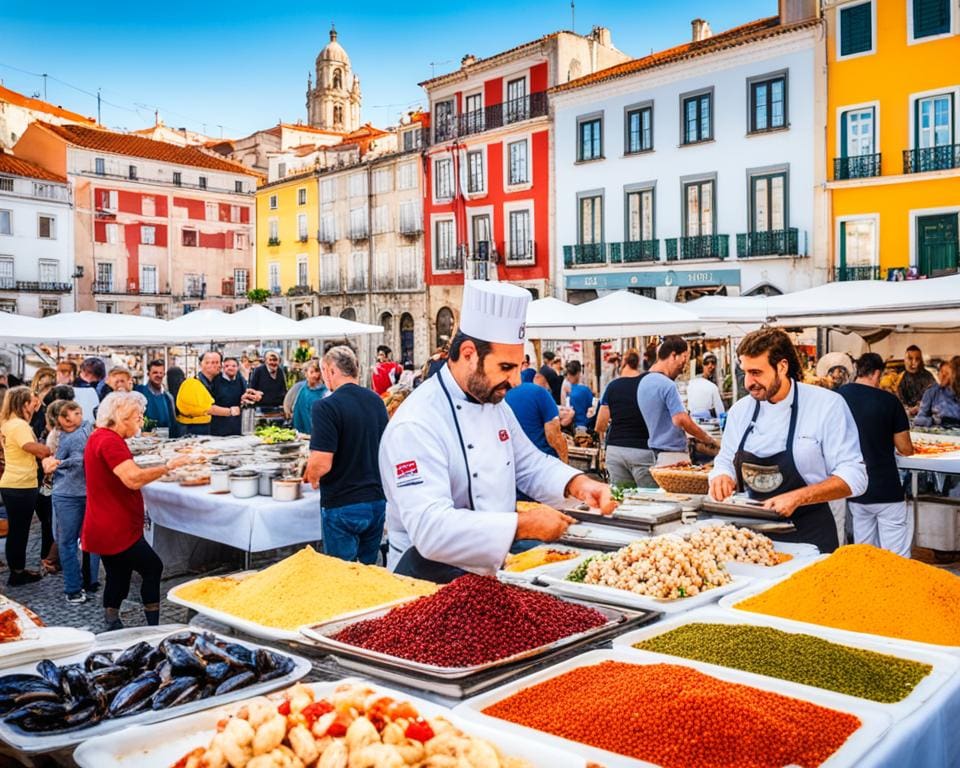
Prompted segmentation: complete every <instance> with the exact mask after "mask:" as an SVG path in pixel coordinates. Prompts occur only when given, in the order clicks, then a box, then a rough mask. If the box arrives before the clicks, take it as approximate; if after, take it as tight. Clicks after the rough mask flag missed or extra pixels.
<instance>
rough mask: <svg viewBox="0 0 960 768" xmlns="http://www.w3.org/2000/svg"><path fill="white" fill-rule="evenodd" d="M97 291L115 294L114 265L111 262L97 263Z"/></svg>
mask: <svg viewBox="0 0 960 768" xmlns="http://www.w3.org/2000/svg"><path fill="white" fill-rule="evenodd" d="M97 291H98V292H100V293H113V264H112V263H111V262H109V261H98V262H97Z"/></svg>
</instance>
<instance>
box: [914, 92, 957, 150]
mask: <svg viewBox="0 0 960 768" xmlns="http://www.w3.org/2000/svg"><path fill="white" fill-rule="evenodd" d="M954 97H955V95H954V94H953V93H938V94H935V95H933V96H924V97H923V98H920V99H917V100H916V101H915V102H914V121H915V122H914V126H915V137H914V143H915V147H916V149H931V148H933V147H944V146H948V145H950V144H953V143H954V134H955V129H954V107H955V105H954Z"/></svg>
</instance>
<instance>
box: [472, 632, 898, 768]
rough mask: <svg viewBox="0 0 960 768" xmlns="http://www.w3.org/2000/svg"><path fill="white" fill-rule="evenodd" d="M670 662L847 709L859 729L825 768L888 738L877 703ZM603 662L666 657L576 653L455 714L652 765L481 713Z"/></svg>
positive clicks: (848, 766) (595, 758)
mask: <svg viewBox="0 0 960 768" xmlns="http://www.w3.org/2000/svg"><path fill="white" fill-rule="evenodd" d="M670 660H671V662H670V663H672V664H675V665H677V666H686V667H692V668H693V669H696V670H698V671H700V672H703V673H704V674H707V675H710V676H711V677H715V678H717V679H720V680H725V681H727V682H731V683H740V684H742V685H748V686H750V687H752V688H757V689H759V690H763V691H769V692H772V693H778V694H781V695H783V696H789V697H792V698H795V699H800V700H803V701H807V702H810V703H812V704H818V705H820V706H823V707H828V708H830V709H835V710H838V711H841V712H847V713H849V714H852V715H855V716H856V717H858V718H860V721H861V725H860V727H859V728H858V729H857V730H856V731H854V732H853V733H852V734H851V735H850V737H849V738H848V739H847V741H846V742H844V744H843V745H842V746H841V747H840V749H838V750H837V751H836V752H834V753H833V755H831V756H830V758H828V759H827V760H825V761H824V762H823V763H821V766H823V768H852V767H853V766H856V765H857V763H858V761H859V760H860V758H861V757H863V755H864V754H866V753H867V752H868V751H869V750H870V749H871V748H872V747H873V746H874V744H876V743H877V742H878V741H879V740H880V739H881V738H882V737H883V736H884V734H885V733H886V732H887V730H889V728H890V725H891V718H890V716H889V715H888V714H886V713H884V712H883V711H882V710H880V709H879V708H877V706H870V705H869V704H867V703H859V700H856V699H852V700H851V699H850V698H849V697H842V698H841V697H839V696H838V695H837V694H832V693H830V692H829V691H821V690H819V689H816V688H813V689H811V690H810V691H809V692H808V691H802V690H799V689H798V687H797V686H795V685H793V684H792V683H787V682H785V681H782V680H774V679H772V678H765V677H761V676H759V675H748V674H747V673H745V672H739V671H738V670H733V669H725V668H723V667H714V666H711V665H709V664H700V663H699V662H694V661H689V660H687V659H676V658H674V657H670ZM603 661H621V662H626V663H628V664H663V663H664V657H663V656H660V655H658V654H652V653H645V652H643V651H638V650H632V651H627V650H624V649H613V650H601V651H590V652H589V653H585V654H582V655H580V656H576V657H574V658H572V659H569V660H567V661H565V662H562V663H560V664H557V665H556V666H553V667H549V668H548V669H545V670H541V671H540V672H537V673H535V674H532V675H530V676H528V677H525V678H522V679H520V680H516V681H513V682H511V683H508V684H507V685H504V686H501V687H500V688H496V689H494V690H493V691H489V692H487V693H483V694H480V695H479V696H475V697H474V698H472V699H468V700H467V701H465V702H463V703H462V704H460V705H458V706H457V707H456V708H455V709H454V712H455V713H456V714H460V715H462V716H463V717H464V718H466V719H468V720H470V721H473V722H477V723H481V724H485V725H491V726H493V725H498V726H500V727H502V728H503V729H504V730H507V729H509V730H510V731H511V732H513V733H515V734H517V735H518V736H520V737H522V738H526V739H533V740H536V741H539V742H541V743H543V744H546V745H549V746H554V747H559V748H561V749H567V750H570V751H571V752H575V753H576V754H578V755H580V756H581V757H584V758H586V759H587V760H588V761H590V762H592V763H597V764H600V765H605V766H607V767H608V768H637V766H651V765H653V764H652V763H647V762H644V761H641V760H637V759H634V758H630V757H627V756H626V755H621V754H618V753H616V752H608V751H606V750H603V749H599V748H597V747H592V746H589V745H587V744H583V743H580V742H577V741H571V740H569V739H564V738H561V737H559V736H554V735H553V734H549V733H544V732H542V731H537V730H535V729H533V728H528V727H526V726H521V725H517V724H515V723H511V722H509V721H506V720H500V719H499V718H495V717H491V716H489V715H485V714H483V710H484V709H485V708H486V707H489V706H490V705H492V704H494V703H496V702H498V701H500V700H502V699H505V698H508V697H510V696H512V695H513V694H515V693H517V692H518V691H520V690H523V689H524V688H528V687H530V686H531V685H536V684H537V683H542V682H543V681H545V680H549V679H550V678H553V677H557V676H559V675H562V674H564V673H566V672H569V671H570V670H572V669H576V668H578V667H585V666H591V665H594V664H599V663H600V662H603ZM851 702H857V704H856V706H854V705H853V704H852V703H851Z"/></svg>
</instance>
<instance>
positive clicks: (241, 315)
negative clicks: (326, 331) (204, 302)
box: [169, 304, 303, 343]
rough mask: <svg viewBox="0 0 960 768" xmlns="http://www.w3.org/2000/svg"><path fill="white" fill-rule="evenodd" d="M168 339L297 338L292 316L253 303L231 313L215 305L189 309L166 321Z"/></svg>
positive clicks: (297, 330) (300, 334) (297, 332)
mask: <svg viewBox="0 0 960 768" xmlns="http://www.w3.org/2000/svg"><path fill="white" fill-rule="evenodd" d="M169 325H170V333H171V336H170V341H171V343H184V342H219V341H260V340H266V339H270V340H278V341H279V340H283V339H299V338H302V336H303V334H302V332H301V331H300V329H299V327H298V325H297V322H296V320H292V319H291V318H289V317H285V316H283V315H280V314H277V313H276V312H272V311H270V310H269V309H267V308H266V307H264V306H261V305H259V304H254V305H253V306H250V307H247V308H246V309H242V310H240V311H239V312H234V313H232V314H229V313H226V312H221V311H219V310H216V309H200V310H197V311H195V312H190V313H188V314H186V315H183V316H182V317H178V318H176V319H175V320H171V321H170V323H169Z"/></svg>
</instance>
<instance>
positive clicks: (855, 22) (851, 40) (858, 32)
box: [840, 2, 916, 56]
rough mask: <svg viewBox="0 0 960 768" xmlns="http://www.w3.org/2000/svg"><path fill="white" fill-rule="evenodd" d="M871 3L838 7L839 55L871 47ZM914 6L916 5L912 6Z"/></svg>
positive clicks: (848, 54) (866, 49)
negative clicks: (851, 6)
mask: <svg viewBox="0 0 960 768" xmlns="http://www.w3.org/2000/svg"><path fill="white" fill-rule="evenodd" d="M872 6H873V3H872V2H870V3H862V4H860V5H855V6H853V8H841V9H840V55H841V56H851V55H852V54H855V53H863V52H864V51H869V50H870V49H871V48H872V47H873V7H872ZM914 7H916V6H914Z"/></svg>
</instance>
